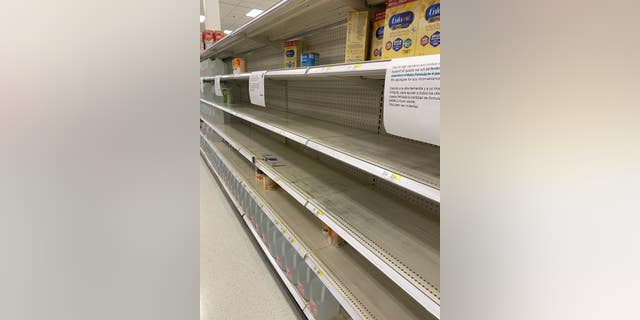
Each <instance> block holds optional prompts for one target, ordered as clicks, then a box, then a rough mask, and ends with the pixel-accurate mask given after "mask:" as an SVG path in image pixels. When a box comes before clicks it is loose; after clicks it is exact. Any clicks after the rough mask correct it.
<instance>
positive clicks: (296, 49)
mask: <svg viewBox="0 0 640 320" xmlns="http://www.w3.org/2000/svg"><path fill="white" fill-rule="evenodd" d="M303 44H304V43H303V41H302V40H290V41H287V42H285V43H284V68H285V69H294V68H299V67H300V54H302V50H303V49H304V46H303Z"/></svg>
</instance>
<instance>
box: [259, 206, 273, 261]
mask: <svg viewBox="0 0 640 320" xmlns="http://www.w3.org/2000/svg"><path fill="white" fill-rule="evenodd" d="M272 226H273V224H272V223H271V220H269V217H267V216H266V215H263V216H262V219H261V220H260V231H262V233H261V234H260V236H261V237H262V243H264V245H265V246H267V249H269V252H271V249H272V248H270V247H269V238H271V236H270V234H271V228H272Z"/></svg>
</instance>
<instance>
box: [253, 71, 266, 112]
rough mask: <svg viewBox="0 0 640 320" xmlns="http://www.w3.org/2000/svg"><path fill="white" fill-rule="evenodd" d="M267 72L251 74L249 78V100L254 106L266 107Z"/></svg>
mask: <svg viewBox="0 0 640 320" xmlns="http://www.w3.org/2000/svg"><path fill="white" fill-rule="evenodd" d="M265 73H267V72H266V71H255V72H251V75H250V76H249V100H251V103H252V104H255V105H258V106H262V107H264V106H265V102H264V75H265Z"/></svg>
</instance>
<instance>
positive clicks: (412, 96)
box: [384, 54, 440, 145]
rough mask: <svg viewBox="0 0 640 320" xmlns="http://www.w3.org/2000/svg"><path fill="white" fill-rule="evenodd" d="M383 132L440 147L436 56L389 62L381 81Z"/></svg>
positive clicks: (438, 56)
mask: <svg viewBox="0 0 640 320" xmlns="http://www.w3.org/2000/svg"><path fill="white" fill-rule="evenodd" d="M384 127H385V129H386V130H387V133H391V134H394V135H398V136H401V137H405V138H410V139H414V140H419V141H422V142H427V143H431V144H435V145H440V55H439V54H437V55H430V56H419V57H411V58H400V59H393V60H391V61H390V62H389V64H388V65H387V73H386V76H385V79H384Z"/></svg>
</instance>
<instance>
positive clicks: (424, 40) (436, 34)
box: [415, 0, 440, 56]
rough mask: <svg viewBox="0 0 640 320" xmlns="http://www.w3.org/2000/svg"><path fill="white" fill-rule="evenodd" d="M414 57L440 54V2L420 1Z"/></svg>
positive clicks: (433, 0)
mask: <svg viewBox="0 0 640 320" xmlns="http://www.w3.org/2000/svg"><path fill="white" fill-rule="evenodd" d="M420 2H421V4H420V10H421V11H420V15H419V20H420V22H419V23H418V34H417V36H416V42H417V44H416V52H415V55H416V56H422V55H427V54H436V53H440V0H421V1H420Z"/></svg>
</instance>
